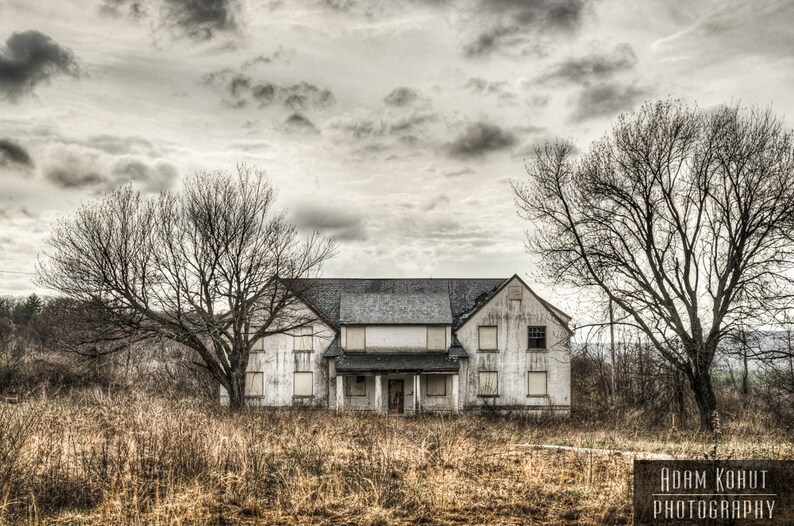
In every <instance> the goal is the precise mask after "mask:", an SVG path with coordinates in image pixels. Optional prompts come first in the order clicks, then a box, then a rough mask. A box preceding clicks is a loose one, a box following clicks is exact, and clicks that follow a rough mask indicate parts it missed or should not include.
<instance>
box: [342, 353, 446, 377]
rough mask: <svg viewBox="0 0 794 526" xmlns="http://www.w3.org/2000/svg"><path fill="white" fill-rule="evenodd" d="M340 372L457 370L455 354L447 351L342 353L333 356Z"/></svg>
mask: <svg viewBox="0 0 794 526" xmlns="http://www.w3.org/2000/svg"><path fill="white" fill-rule="evenodd" d="M335 361H336V370H337V372H340V373H365V372H384V373H424V372H458V369H459V365H458V358H457V356H450V355H449V354H447V353H428V352H426V351H425V352H424V353H410V354H343V355H341V356H337V357H336V358H335Z"/></svg>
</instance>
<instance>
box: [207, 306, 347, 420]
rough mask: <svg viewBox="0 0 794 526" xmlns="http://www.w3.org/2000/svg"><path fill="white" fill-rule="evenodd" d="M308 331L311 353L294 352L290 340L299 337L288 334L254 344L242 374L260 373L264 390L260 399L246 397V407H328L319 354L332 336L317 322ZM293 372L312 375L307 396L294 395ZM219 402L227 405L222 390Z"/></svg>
mask: <svg viewBox="0 0 794 526" xmlns="http://www.w3.org/2000/svg"><path fill="white" fill-rule="evenodd" d="M312 329H313V336H312V337H311V338H312V350H311V351H295V350H294V348H295V342H294V338H296V337H297V338H301V337H302V336H300V335H298V336H296V337H294V336H292V335H289V334H275V335H273V336H268V337H267V338H263V339H262V340H260V342H257V344H256V345H255V346H254V352H252V353H251V355H250V358H249V360H248V368H247V369H246V371H247V372H261V373H262V381H263V386H264V388H263V394H262V396H256V397H248V398H247V400H246V403H247V405H249V406H257V405H261V406H273V407H283V406H291V405H308V406H317V407H328V392H329V391H328V373H329V371H328V365H327V363H326V359H325V358H323V352H324V351H325V350H326V349H327V348H328V346H329V345H330V343H331V341H332V340H333V338H334V337H335V336H336V335H335V333H334V331H333V330H332V329H331V328H330V327H328V326H327V325H326V324H324V323H322V322H320V321H316V322H315V323H313V324H312ZM303 337H304V338H305V336H303ZM296 372H311V373H313V389H312V391H313V394H312V396H311V397H296V396H294V394H293V393H294V388H295V386H294V381H295V375H294V373H296ZM221 403H228V396H227V395H226V392H225V390H224V389H223V388H222V387H221Z"/></svg>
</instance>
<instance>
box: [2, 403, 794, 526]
mask: <svg viewBox="0 0 794 526" xmlns="http://www.w3.org/2000/svg"><path fill="white" fill-rule="evenodd" d="M637 420H639V418H637ZM631 421H632V418H626V419H623V421H622V423H621V424H620V425H619V426H615V425H614V424H613V425H607V424H592V423H591V424H581V423H575V422H572V421H566V420H554V419H549V418H546V419H522V418H516V417H497V416H489V415H470V414H466V415H461V416H458V417H434V416H426V417H421V418H416V419H414V418H395V417H391V418H389V417H385V416H383V417H376V416H371V415H370V416H366V415H358V416H357V415H341V416H337V415H334V414H331V413H326V412H318V411H253V410H252V411H247V412H243V413H239V414H227V413H225V412H223V411H222V410H220V409H219V408H213V407H208V405H207V404H206V403H201V402H198V401H184V402H174V401H169V400H160V399H151V398H149V397H146V396H144V395H129V394H128V395H118V396H108V395H103V394H101V393H100V392H99V391H88V392H84V393H82V394H80V395H70V396H65V397H61V398H57V399H50V400H41V399H39V400H28V401H23V402H21V403H17V404H0V524H2V523H5V524H70V525H78V524H103V525H104V524H169V525H171V524H173V525H177V524H208V525H209V524H215V525H223V524H320V525H322V524H360V525H377V524H383V525H391V524H437V525H448V524H629V523H630V522H631V491H632V488H631V476H632V462H631V457H629V456H621V455H603V454H591V453H586V452H575V451H564V452H559V451H551V450H538V449H533V448H531V447H527V445H528V444H564V445H573V446H583V447H597V448H611V449H622V450H635V451H646V452H665V453H673V454H676V455H681V456H689V455H691V456H704V455H714V454H715V451H716V455H717V456H720V457H728V458H772V459H792V458H794V440H793V439H792V437H791V436H787V435H786V433H784V432H782V431H781V432H775V431H766V429H768V426H767V425H766V423H765V422H763V421H762V420H757V419H756V420H754V419H752V418H750V419H747V418H745V419H744V421H743V423H742V424H741V425H739V424H731V423H725V424H723V425H722V429H721V435H720V438H719V441H718V442H717V443H715V442H714V440H712V439H710V438H707V437H704V436H702V435H699V434H697V433H695V432H692V431H687V432H684V431H664V430H656V431H653V430H647V429H644V428H641V427H639V426H638V427H636V428H635V427H633V426H632V424H631Z"/></svg>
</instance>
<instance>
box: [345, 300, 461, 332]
mask: <svg viewBox="0 0 794 526" xmlns="http://www.w3.org/2000/svg"><path fill="white" fill-rule="evenodd" d="M339 323H341V324H342V325H377V324H384V325H395V324H403V325H409V324H415V325H436V324H437V325H450V324H452V311H451V310H450V307H449V295H448V294H441V293H436V292H431V293H424V294H406V293H384V292H382V293H349V292H343V293H342V296H341V299H340V302H339Z"/></svg>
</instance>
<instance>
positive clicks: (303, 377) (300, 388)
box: [293, 373, 314, 396]
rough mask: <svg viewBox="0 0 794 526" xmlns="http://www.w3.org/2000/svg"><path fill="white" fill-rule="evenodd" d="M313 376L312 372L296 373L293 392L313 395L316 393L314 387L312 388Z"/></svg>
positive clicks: (298, 394) (300, 394)
mask: <svg viewBox="0 0 794 526" xmlns="http://www.w3.org/2000/svg"><path fill="white" fill-rule="evenodd" d="M313 377H314V375H313V374H312V373H295V379H294V384H295V388H294V390H293V394H294V395H295V396H312V394H314V389H313V388H312V384H313V382H314V378H313Z"/></svg>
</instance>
